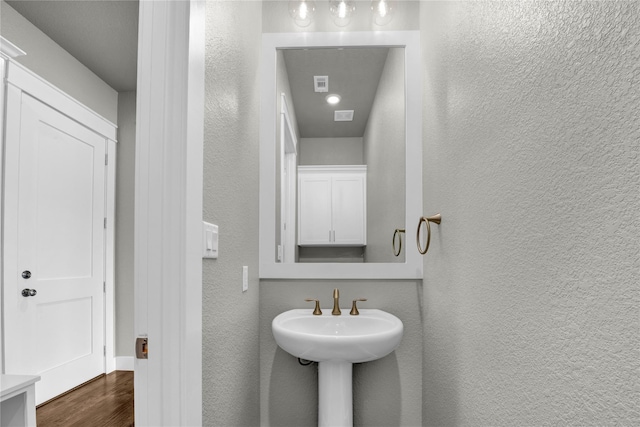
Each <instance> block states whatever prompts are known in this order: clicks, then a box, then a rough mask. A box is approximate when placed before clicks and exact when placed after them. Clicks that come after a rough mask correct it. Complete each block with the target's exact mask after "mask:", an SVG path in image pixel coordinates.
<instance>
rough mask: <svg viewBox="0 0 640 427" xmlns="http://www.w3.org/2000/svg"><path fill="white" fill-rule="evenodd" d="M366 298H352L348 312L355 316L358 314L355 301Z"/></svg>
mask: <svg viewBox="0 0 640 427" xmlns="http://www.w3.org/2000/svg"><path fill="white" fill-rule="evenodd" d="M366 300H367V299H366V298H358V299H354V300H353V305H352V306H351V311H350V312H349V314H350V315H352V316H357V315H359V314H360V312H359V311H358V307H356V303H357V302H358V301H366Z"/></svg>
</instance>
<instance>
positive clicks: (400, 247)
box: [391, 228, 405, 256]
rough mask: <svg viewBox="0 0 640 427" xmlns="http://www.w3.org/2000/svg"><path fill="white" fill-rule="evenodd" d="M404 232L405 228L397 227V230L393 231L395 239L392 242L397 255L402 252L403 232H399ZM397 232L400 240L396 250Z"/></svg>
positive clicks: (394, 252)
mask: <svg viewBox="0 0 640 427" xmlns="http://www.w3.org/2000/svg"><path fill="white" fill-rule="evenodd" d="M404 232H405V230H404V228H396V231H394V232H393V240H392V241H391V244H392V245H393V254H394V255H395V256H400V252H402V234H399V233H404ZM396 234H397V235H398V240H399V241H400V244H399V245H398V250H397V251H396Z"/></svg>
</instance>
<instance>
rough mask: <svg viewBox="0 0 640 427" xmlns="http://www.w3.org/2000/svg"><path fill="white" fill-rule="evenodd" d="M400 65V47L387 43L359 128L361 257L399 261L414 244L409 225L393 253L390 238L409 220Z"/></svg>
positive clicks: (382, 260) (406, 225) (412, 248)
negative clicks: (363, 203) (363, 172)
mask: <svg viewBox="0 0 640 427" xmlns="http://www.w3.org/2000/svg"><path fill="white" fill-rule="evenodd" d="M404 71H405V70H404V49H399V48H394V49H389V54H388V55H387V61H386V62H385V65H384V69H383V71H382V75H381V76H380V83H379V84H378V91H377V92H376V97H375V100H374V102H373V106H372V108H371V115H370V116H369V121H368V122H367V127H366V129H365V132H364V138H363V139H364V156H365V164H366V165H367V166H368V167H367V247H366V249H365V262H405V254H406V253H407V252H406V251H407V250H415V249H414V246H413V245H411V246H410V245H409V242H410V241H409V240H408V239H407V236H411V232H410V231H409V232H408V233H405V235H403V236H401V237H402V240H403V242H404V245H403V246H402V248H401V253H400V255H399V256H397V257H396V256H394V254H393V245H392V244H391V239H392V237H393V232H394V230H395V229H396V228H404V229H406V230H411V228H410V227H413V226H414V224H405V208H404V207H405V197H406V196H405V194H406V191H405V176H406V175H405V171H406V165H405V158H406V155H405V153H406V151H405V133H406V132H405V127H406V122H405V97H404V92H405V81H404ZM416 221H417V219H416ZM397 244H398V245H399V240H398V243H397Z"/></svg>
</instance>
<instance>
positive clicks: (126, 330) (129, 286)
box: [115, 92, 136, 357]
mask: <svg viewBox="0 0 640 427" xmlns="http://www.w3.org/2000/svg"><path fill="white" fill-rule="evenodd" d="M135 154H136V92H120V93H119V94H118V159H117V163H116V168H117V169H116V239H115V240H116V241H115V243H116V250H115V297H116V353H115V354H116V356H130V357H133V356H134V354H135V351H134V332H133V317H134V308H133V296H134V292H133V283H134V263H133V236H134V228H133V223H134V196H135Z"/></svg>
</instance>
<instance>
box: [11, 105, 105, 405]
mask: <svg viewBox="0 0 640 427" xmlns="http://www.w3.org/2000/svg"><path fill="white" fill-rule="evenodd" d="M19 104H20V105H19V107H17V106H15V107H14V106H8V109H9V110H12V111H13V113H11V114H12V115H11V119H9V118H8V120H7V134H6V138H7V139H6V143H7V157H6V160H7V163H8V164H9V163H11V164H13V165H16V164H17V166H18V168H17V171H16V168H15V167H12V168H11V170H12V171H15V173H7V181H6V189H7V190H6V191H7V197H6V207H5V208H6V212H7V214H8V215H9V216H8V217H7V221H10V219H9V217H10V218H12V219H13V221H14V224H9V223H7V224H5V238H6V239H7V246H5V249H6V251H7V252H6V255H7V258H6V260H7V263H6V265H5V280H6V283H5V295H4V296H3V300H4V302H3V304H4V310H5V325H4V327H5V356H6V358H5V364H6V366H5V368H6V372H7V373H15V374H34V375H40V376H41V377H42V379H41V381H40V382H38V383H37V384H36V403H41V402H44V401H46V400H49V399H51V398H52V397H55V396H56V395H58V394H60V393H62V392H65V391H67V390H69V389H71V388H73V387H75V386H77V385H79V384H81V383H83V382H85V381H87V380H89V379H91V378H93V377H95V376H98V375H100V374H101V373H104V293H103V281H104V274H105V272H104V256H105V255H104V254H105V250H104V239H105V235H104V234H105V233H104V216H105V138H104V137H101V136H99V135H98V134H96V133H94V132H93V131H91V130H89V129H88V128H86V127H84V126H82V125H80V124H79V123H77V122H75V121H74V120H72V119H70V118H68V117H67V116H65V115H63V114H61V113H60V112H58V111H56V110H54V109H52V108H51V107H49V106H47V105H45V104H43V103H41V102H40V101H38V100H36V99H34V98H32V97H30V96H28V95H26V94H23V95H22V96H21V99H20V102H19ZM18 111H19V113H18ZM16 114H19V120H16V119H17V118H18V117H16ZM16 179H17V181H16ZM16 190H17V193H14V192H15V191H16ZM9 252H12V253H14V254H15V256H8V255H9ZM25 289H26V291H24V292H25V295H26V296H23V290H25ZM29 293H31V294H32V295H30V294H29Z"/></svg>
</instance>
